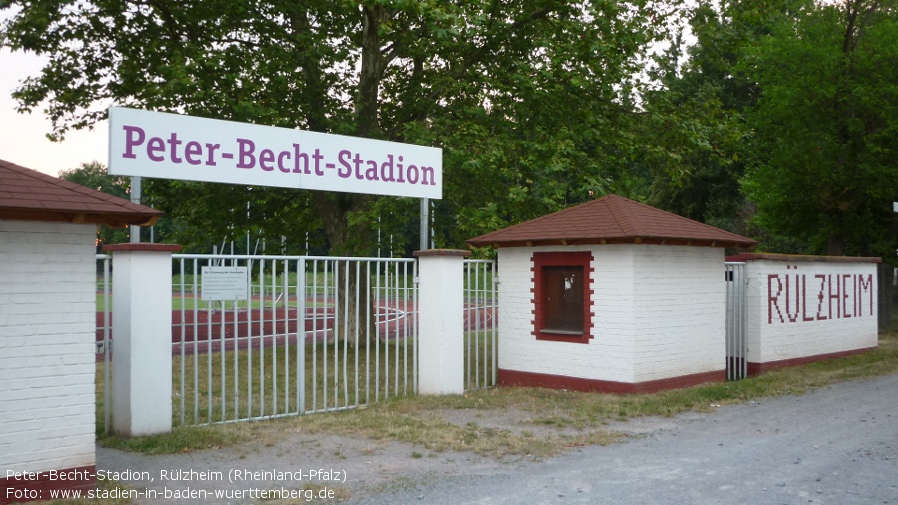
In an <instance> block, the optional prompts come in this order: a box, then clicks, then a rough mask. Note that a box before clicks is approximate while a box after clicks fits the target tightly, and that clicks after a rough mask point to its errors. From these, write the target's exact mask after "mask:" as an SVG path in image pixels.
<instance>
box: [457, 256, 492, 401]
mask: <svg viewBox="0 0 898 505" xmlns="http://www.w3.org/2000/svg"><path fill="white" fill-rule="evenodd" d="M464 275H465V279H464V300H465V308H464V311H465V314H464V325H465V326H464V328H465V344H464V345H465V379H464V380H465V391H473V390H475V389H483V388H488V387H492V386H495V385H496V371H497V370H496V360H497V358H498V341H497V339H498V326H499V325H498V320H497V316H498V310H499V292H498V284H499V277H498V272H497V271H496V261H495V260H471V259H468V260H465V261H464Z"/></svg>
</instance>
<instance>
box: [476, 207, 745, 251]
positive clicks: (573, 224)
mask: <svg viewBox="0 0 898 505" xmlns="http://www.w3.org/2000/svg"><path fill="white" fill-rule="evenodd" d="M468 244H469V245H470V246H472V247H484V246H490V245H491V246H494V247H532V246H538V245H578V244H670V245H695V246H707V247H735V248H751V247H754V246H755V245H756V244H757V242H755V241H754V240H752V239H750V238H746V237H743V236H741V235H736V234H735V233H730V232H728V231H725V230H721V229H720V228H715V227H713V226H710V225H707V224H704V223H699V222H698V221H693V220H691V219H687V218H685V217H682V216H678V215H676V214H671V213H670V212H665V211H663V210H660V209H656V208H654V207H650V206H648V205H645V204H642V203H639V202H634V201H633V200H630V199H628V198H624V197H622V196H617V195H608V196H605V197H602V198H599V199H597V200H592V201H590V202H587V203H584V204H582V205H577V206H576V207H570V208H567V209H564V210H560V211H558V212H554V213H552V214H547V215H545V216H542V217H538V218H536V219H532V220H530V221H526V222H523V223H520V224H516V225H513V226H509V227H508V228H503V229H501V230H497V231H494V232H492V233H487V234H486V235H481V236H479V237H475V238H472V239H470V240H468Z"/></svg>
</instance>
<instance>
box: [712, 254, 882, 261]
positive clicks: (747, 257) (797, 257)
mask: <svg viewBox="0 0 898 505" xmlns="http://www.w3.org/2000/svg"><path fill="white" fill-rule="evenodd" d="M726 260H727V261H758V260H767V261H787V262H790V263H795V262H800V263H812V262H816V263H882V258H874V257H867V256H813V255H806V254H779V253H743V254H737V255H735V256H727V258H726Z"/></svg>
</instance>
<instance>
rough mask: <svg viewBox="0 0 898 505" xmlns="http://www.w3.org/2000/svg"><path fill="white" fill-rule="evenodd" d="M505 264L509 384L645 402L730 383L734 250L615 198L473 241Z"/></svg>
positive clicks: (503, 377) (705, 232)
mask: <svg viewBox="0 0 898 505" xmlns="http://www.w3.org/2000/svg"><path fill="white" fill-rule="evenodd" d="M468 244H469V245H471V246H473V247H483V246H493V247H496V248H498V254H499V261H498V263H499V274H500V284H499V328H500V331H499V364H498V368H499V371H498V381H499V383H500V384H508V385H528V386H543V387H554V388H565V389H574V390H587V391H607V392H626V393H641V392H652V391H658V390H662V389H671V388H677V387H685V386H691V385H695V384H700V383H704V382H709V381H722V380H725V379H726V371H725V310H726V300H725V282H724V268H723V265H724V258H725V252H724V249H725V248H751V247H753V246H754V245H755V241H753V240H751V239H748V238H745V237H742V236H739V235H736V234H733V233H730V232H727V231H724V230H721V229H718V228H714V227H712V226H708V225H705V224H702V223H698V222H696V221H692V220H690V219H686V218H684V217H680V216H677V215H675V214H671V213H668V212H664V211H661V210H658V209H655V208H653V207H650V206H647V205H643V204H641V203H637V202H634V201H632V200H629V199H626V198H623V197H620V196H615V195H610V196H606V197H603V198H600V199H597V200H593V201H590V202H588V203H585V204H582V205H579V206H576V207H571V208H568V209H565V210H562V211H559V212H556V213H553V214H549V215H546V216H543V217H540V218H537V219H534V220H531V221H527V222H525V223H521V224H518V225H514V226H510V227H508V228H504V229H502V230H498V231H496V232H493V233H489V234H486V235H483V236H480V237H477V238H474V239H471V240H469V241H468Z"/></svg>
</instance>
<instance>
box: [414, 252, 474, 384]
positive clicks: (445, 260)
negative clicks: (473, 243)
mask: <svg viewBox="0 0 898 505" xmlns="http://www.w3.org/2000/svg"><path fill="white" fill-rule="evenodd" d="M468 254H470V253H469V252H468V251H462V250H456V249H430V250H426V251H416V252H415V256H416V257H417V258H418V278H419V285H418V290H419V291H418V292H419V295H418V300H419V301H418V392H419V393H420V394H443V395H445V394H461V393H464V390H465V371H464V370H465V368H464V358H465V346H464V263H463V262H464V259H465V256H467V255H468Z"/></svg>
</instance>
